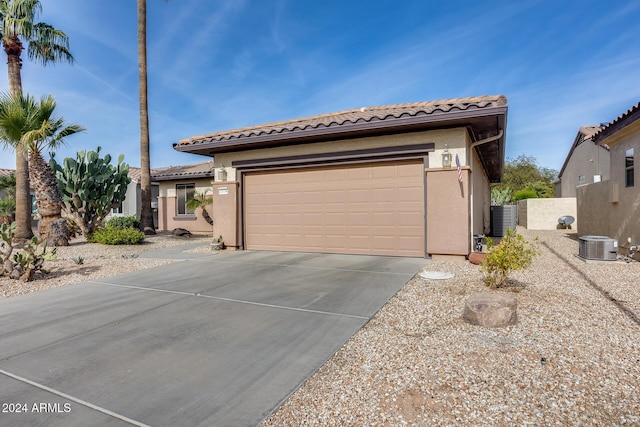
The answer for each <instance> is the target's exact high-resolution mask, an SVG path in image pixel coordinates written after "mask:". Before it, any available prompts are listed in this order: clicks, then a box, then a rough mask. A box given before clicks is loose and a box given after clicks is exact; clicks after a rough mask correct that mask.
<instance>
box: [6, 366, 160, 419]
mask: <svg viewBox="0 0 640 427" xmlns="http://www.w3.org/2000/svg"><path fill="white" fill-rule="evenodd" d="M0 374H2V375H4V376H6V377H9V378H12V379H14V380H16V381H20V382H22V383H24V384H28V385H30V386H33V387H36V388H39V389H40V390H44V391H46V392H49V393H51V394H55V395H56V396H59V397H62V398H63V399H67V400H70V401H72V402H74V403H77V404H78V405H82V406H85V407H87V408H90V409H93V410H94V411H98V412H101V413H103V414H105V415H108V416H110V417H113V418H117V419H119V420H121V421H124V422H126V423H129V424H131V425H134V426H138V427H151V426H149V425H147V424H144V423H141V422H139V421H136V420H132V419H131V418H128V417H125V416H124V415H120V414H118V413H116V412H113V411H110V410H108V409H105V408H102V407H100V406H97V405H94V404H93V403H90V402H87V401H85V400H82V399H79V398H77V397H74V396H71V395H69V394H66V393H63V392H61V391H59V390H56V389H53V388H51V387H47V386H46V385H44V384H40V383H37V382H35V381H31V380H29V379H27V378H24V377H21V376H19V375H16V374H13V373H11V372H8V371H5V370H4V369H0Z"/></svg>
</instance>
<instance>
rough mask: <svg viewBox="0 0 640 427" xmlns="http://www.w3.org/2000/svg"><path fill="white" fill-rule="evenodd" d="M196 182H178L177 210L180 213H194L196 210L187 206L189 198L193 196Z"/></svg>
mask: <svg viewBox="0 0 640 427" xmlns="http://www.w3.org/2000/svg"><path fill="white" fill-rule="evenodd" d="M195 191H196V185H195V184H176V204H177V206H176V212H177V213H178V215H193V214H194V213H195V211H194V210H192V209H189V208H187V200H189V199H190V198H192V197H193V193H194V192H195Z"/></svg>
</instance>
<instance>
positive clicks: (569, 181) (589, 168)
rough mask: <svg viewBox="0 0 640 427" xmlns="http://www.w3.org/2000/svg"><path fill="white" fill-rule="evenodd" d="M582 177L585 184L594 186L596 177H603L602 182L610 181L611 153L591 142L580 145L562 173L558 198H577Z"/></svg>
mask: <svg viewBox="0 0 640 427" xmlns="http://www.w3.org/2000/svg"><path fill="white" fill-rule="evenodd" d="M580 175H584V178H585V182H584V184H592V183H593V182H594V175H601V181H604V180H607V179H609V152H608V151H607V150H605V149H604V148H603V147H601V146H599V145H595V144H594V143H593V142H591V141H585V142H583V143H582V144H580V145H578V146H577V147H576V148H575V149H574V150H573V154H571V158H570V159H569V162H568V163H567V166H566V167H565V169H564V172H563V173H562V179H561V180H560V196H558V197H576V187H577V186H578V178H579V176H580Z"/></svg>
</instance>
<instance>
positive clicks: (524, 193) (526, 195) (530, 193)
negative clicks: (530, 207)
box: [513, 190, 538, 202]
mask: <svg viewBox="0 0 640 427" xmlns="http://www.w3.org/2000/svg"><path fill="white" fill-rule="evenodd" d="M513 198H514V199H515V201H516V202H517V201H519V200H525V199H537V198H538V193H536V191H535V190H519V191H516V192H515V193H514V194H513Z"/></svg>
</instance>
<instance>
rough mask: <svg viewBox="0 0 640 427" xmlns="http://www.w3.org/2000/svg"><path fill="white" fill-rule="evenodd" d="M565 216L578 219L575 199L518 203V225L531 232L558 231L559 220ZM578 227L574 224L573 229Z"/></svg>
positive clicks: (533, 200)
mask: <svg viewBox="0 0 640 427" xmlns="http://www.w3.org/2000/svg"><path fill="white" fill-rule="evenodd" d="M564 215H571V216H572V217H574V218H576V217H577V215H578V214H577V204H576V198H575V197H563V198H554V199H526V200H520V201H519V202H518V225H520V226H522V227H524V228H528V229H529V230H556V229H557V228H558V218H560V217H561V216H564ZM576 227H577V224H576V223H575V222H574V223H573V224H572V225H571V228H573V229H575V228H576Z"/></svg>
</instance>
